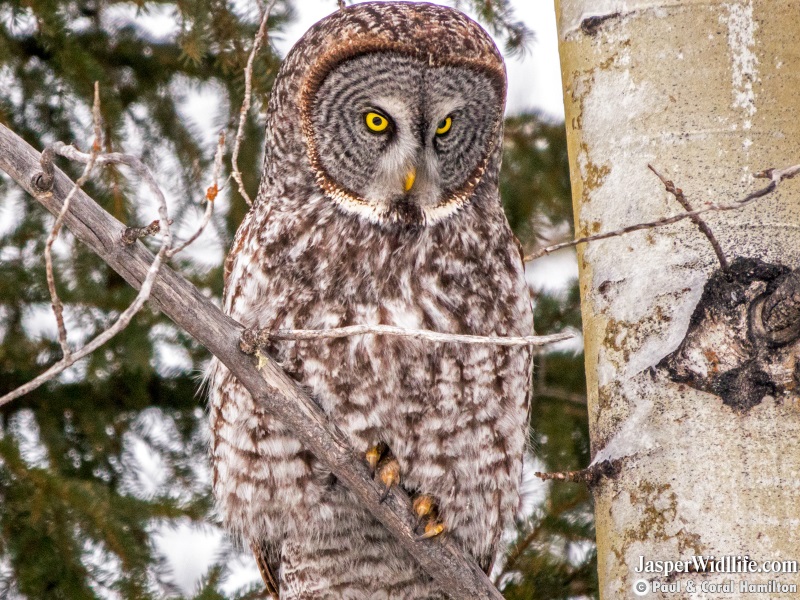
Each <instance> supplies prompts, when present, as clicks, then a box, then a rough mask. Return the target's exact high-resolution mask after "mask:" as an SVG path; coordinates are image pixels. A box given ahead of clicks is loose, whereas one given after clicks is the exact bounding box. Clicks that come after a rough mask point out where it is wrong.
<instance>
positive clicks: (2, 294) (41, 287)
mask: <svg viewBox="0 0 800 600" xmlns="http://www.w3.org/2000/svg"><path fill="white" fill-rule="evenodd" d="M462 7H463V8H467V9H470V10H473V11H474V12H475V13H476V14H478V15H479V16H480V17H481V18H482V19H483V20H484V23H485V24H486V25H487V26H489V27H490V29H492V30H493V32H494V33H495V34H496V35H498V36H500V37H501V38H504V39H505V40H506V42H507V47H508V48H509V49H511V50H514V49H517V50H519V49H521V48H522V47H523V46H524V43H525V40H526V37H527V31H526V30H525V28H524V26H522V25H520V24H519V23H517V22H516V21H515V20H514V18H513V15H512V14H511V11H510V10H509V6H508V2H498V1H496V0H494V1H490V0H471V1H470V2H464V3H463V6H462ZM291 18H292V6H291V4H290V3H289V2H288V0H287V1H286V2H278V4H277V5H276V7H275V8H274V9H273V11H272V13H271V18H270V21H269V28H270V32H272V33H275V32H278V31H280V29H281V27H282V26H283V25H284V24H286V23H287V22H288V21H289V20H290V19H291ZM258 19H259V14H258V7H257V6H256V5H247V6H242V5H240V4H234V3H231V2H226V1H225V0H195V1H193V2H173V1H171V0H164V1H162V2H137V3H135V4H134V3H130V2H116V1H112V0H73V1H69V2H67V1H59V0H25V1H24V2H23V1H20V0H10V1H9V0H6V1H3V2H0V82H2V84H3V85H0V122H2V123H3V124H5V125H6V126H8V127H9V128H11V129H12V130H14V131H16V132H17V133H18V134H20V135H22V136H23V137H24V138H25V139H26V140H27V141H28V142H29V143H31V144H32V145H33V146H34V147H37V148H42V147H44V146H45V145H46V144H48V143H52V142H54V141H56V140H60V141H64V142H66V143H73V144H75V145H77V146H79V147H80V146H83V147H85V146H86V144H87V140H89V139H90V138H91V133H90V132H91V115H90V105H91V98H92V93H93V84H94V82H95V81H98V82H99V83H100V89H101V99H102V104H101V106H102V117H103V136H104V148H103V150H104V151H124V152H131V153H135V154H138V155H140V156H141V157H142V158H143V160H144V161H145V162H146V163H147V164H148V165H150V166H151V168H152V169H153V170H154V171H155V172H156V173H157V176H158V178H159V180H160V181H161V182H162V184H163V185H164V187H165V188H166V190H167V191H168V193H169V195H170V209H171V212H172V214H173V215H174V219H175V221H176V223H175V229H176V230H177V231H178V232H181V231H183V230H185V229H183V230H182V229H181V228H182V227H183V228H188V227H189V225H190V224H191V223H192V222H194V221H195V220H196V219H197V216H198V215H199V214H200V213H201V212H202V210H203V209H204V205H203V203H204V201H205V188H206V187H207V185H208V183H209V180H210V177H209V172H210V162H211V159H212V155H213V152H214V150H215V148H214V144H213V141H212V142H209V141H208V140H209V139H211V140H213V139H214V138H215V133H216V132H211V133H212V135H209V132H204V131H199V130H198V127H197V124H196V123H195V122H194V121H193V119H192V118H191V115H187V114H186V99H187V96H188V95H190V94H191V93H192V92H194V91H198V90H199V91H200V92H202V93H201V95H200V96H199V97H200V98H201V101H202V98H208V105H209V106H210V107H212V108H213V110H215V111H217V114H216V115H215V119H214V122H215V126H216V128H217V129H224V130H226V131H233V130H234V126H235V123H236V122H237V120H238V115H239V106H240V105H241V101H242V95H243V92H244V78H243V69H244V66H245V64H246V61H247V54H248V52H249V49H250V46H251V43H252V38H253V35H254V33H255V30H256V29H257V26H258ZM143 23H151V24H153V23H156V24H157V25H158V27H156V28H153V27H146V26H145V25H143ZM164 24H168V25H170V29H169V31H168V32H167V33H165V34H158V35H157V34H155V33H154V32H153V30H154V29H162V28H163V27H162V26H163V25H164ZM279 64H280V57H279V56H278V55H277V53H276V51H275V50H274V49H273V48H271V47H266V48H264V50H263V51H262V52H261V54H260V55H259V57H258V59H257V61H256V65H255V68H254V71H253V74H254V80H253V92H254V95H253V97H254V110H252V111H251V113H250V115H249V116H248V122H247V131H246V138H245V143H244V145H243V147H242V152H241V155H240V158H239V166H240V169H241V171H242V173H243V175H244V177H245V185H246V187H247V189H248V192H249V193H250V195H251V196H253V195H255V190H256V187H257V184H258V178H259V174H260V160H261V158H260V155H261V149H262V146H263V131H262V120H261V119H260V118H259V114H261V113H263V108H264V106H265V105H266V101H267V98H268V94H269V90H270V87H271V84H272V81H273V79H274V76H275V74H276V72H277V68H278V66H279ZM197 102H198V101H197V100H196V99H195V103H194V105H197ZM229 158H230V157H228V159H229ZM59 166H60V167H61V168H63V169H65V170H66V171H67V172H69V173H70V174H71V175H72V176H73V177H77V175H78V173H79V167H76V166H75V165H70V164H69V163H67V162H66V161H61V162H60V163H59ZM140 187H141V186H140V184H139V182H138V181H136V179H135V178H133V177H132V176H130V174H129V173H127V172H125V171H124V170H123V169H118V168H105V169H103V170H102V171H100V170H98V171H96V172H95V175H94V176H93V178H92V179H91V180H90V181H89V183H87V185H86V186H85V189H86V191H87V192H88V193H89V194H90V195H91V196H92V197H93V198H95V199H96V200H97V201H98V202H99V203H100V204H101V205H102V206H103V207H104V208H106V210H108V211H109V212H111V213H112V214H114V215H115V216H116V217H117V218H119V219H120V220H122V221H123V222H127V223H128V224H131V225H140V224H143V223H146V222H149V221H150V220H152V218H154V214H153V213H154V211H153V210H152V207H151V206H150V205H149V204H148V201H147V198H146V197H145V196H143V195H142V194H141V192H140V189H139V188H140ZM502 192H503V197H504V202H505V204H506V209H507V212H508V215H509V219H510V221H511V223H512V226H513V227H514V228H515V230H516V231H517V233H518V235H519V236H520V238H521V239H522V241H523V245H525V246H526V247H528V248H531V247H533V246H534V245H535V244H537V243H538V242H539V241H540V240H537V238H536V236H535V234H534V231H537V230H542V229H544V230H547V231H555V230H558V228H559V226H561V225H562V224H564V223H571V208H570V199H569V180H568V175H567V164H566V144H565V141H564V132H563V125H562V124H558V123H548V122H546V121H543V120H542V119H541V118H540V117H539V116H537V115H525V116H521V117H515V118H512V119H509V121H508V126H507V135H506V152H505V163H504V171H503V180H502ZM246 210H247V206H246V204H245V202H244V200H243V199H242V198H241V197H240V196H239V194H238V192H236V190H235V186H230V185H228V186H226V187H225V189H224V190H223V193H222V194H220V196H219V198H218V200H217V210H216V213H215V217H214V220H213V226H212V229H211V231H209V232H208V233H207V234H204V236H203V238H201V240H200V241H199V242H198V243H197V244H200V245H202V244H205V245H206V246H207V247H212V249H214V250H215V251H216V252H217V254H218V256H219V260H217V261H215V262H214V264H212V265H208V263H207V261H202V260H193V259H192V258H183V259H178V260H176V261H175V264H174V266H175V267H176V268H177V269H179V270H180V271H181V272H182V273H184V274H185V275H186V276H188V277H190V278H191V279H192V280H193V281H194V283H195V284H197V285H198V286H200V287H201V288H203V289H204V290H207V291H208V293H209V294H212V295H214V296H219V295H220V294H221V287H222V273H221V258H222V253H223V249H227V246H228V244H229V241H230V239H231V236H232V235H233V232H234V231H235V230H236V228H237V227H238V224H239V222H240V221H241V219H242V217H243V216H244V214H245V212H246ZM51 226H52V219H51V217H49V216H47V215H46V214H45V213H44V211H42V210H41V208H40V207H39V206H38V205H37V203H36V202H35V201H34V200H32V199H31V198H29V197H27V196H26V195H25V194H23V193H21V192H20V191H19V190H17V189H15V188H14V187H13V186H12V185H11V184H10V183H9V182H8V180H7V179H5V178H0V340H2V343H1V345H0V395H2V394H4V393H6V392H8V391H10V390H12V389H14V388H15V387H17V386H18V385H20V384H22V383H24V382H26V381H28V380H29V379H31V378H33V377H34V376H35V375H37V374H38V373H39V372H41V371H42V370H44V368H45V367H46V366H47V365H49V364H51V363H52V362H54V361H56V360H58V358H59V357H60V353H61V350H60V347H59V345H58V342H57V341H56V338H55V335H54V334H53V328H54V325H53V323H54V320H53V317H52V314H51V312H50V308H49V303H50V297H49V294H48V291H47V286H46V279H45V273H44V264H43V260H42V258H41V257H42V254H43V250H44V244H45V240H46V238H47V235H48V233H49V230H50V227H51ZM147 243H151V242H147ZM199 251H200V250H199V249H196V252H195V253H198V252H199ZM54 261H55V269H56V274H57V275H56V277H57V286H58V290H59V295H60V296H61V298H62V300H63V301H64V304H65V308H66V316H67V324H68V326H69V329H70V341H71V342H73V343H75V344H78V343H80V342H82V341H83V340H86V339H90V338H91V337H93V336H94V335H96V334H97V333H99V332H100V331H101V330H103V329H104V328H106V327H107V326H108V324H109V323H110V322H111V321H112V320H113V318H114V317H115V316H116V315H118V314H119V312H120V311H121V310H123V309H124V308H125V307H126V306H127V305H128V304H129V303H130V302H131V300H132V299H133V297H134V291H133V290H132V289H131V288H129V287H128V286H127V285H126V284H125V282H124V281H123V280H122V279H121V278H120V277H119V276H118V275H116V274H115V273H114V272H113V271H111V270H110V269H109V268H108V267H107V266H106V265H105V263H103V262H102V261H101V260H100V259H99V258H98V257H96V256H95V255H94V254H93V253H91V252H90V251H88V250H86V249H85V248H83V247H82V246H81V245H80V244H78V243H75V241H74V239H73V238H72V237H71V236H70V235H69V233H68V232H63V233H62V234H61V239H60V240H59V242H58V243H57V244H56V246H55V248H54ZM536 318H537V331H538V332H539V333H551V332H554V331H558V330H560V329H562V328H564V327H574V328H576V329H579V328H580V321H579V319H580V317H579V312H578V305H577V300H576V292H575V290H574V289H570V290H569V291H568V292H567V293H565V294H561V295H552V294H545V293H541V292H540V293H537V295H536ZM207 359H208V354H207V352H206V351H205V349H203V348H202V347H199V346H198V345H197V344H195V343H194V342H193V341H192V340H191V339H190V338H189V337H188V336H187V335H186V334H184V333H183V332H181V331H180V330H179V329H177V328H176V327H174V326H173V325H172V324H171V322H169V321H168V320H167V319H166V318H164V317H163V316H162V315H159V314H157V313H155V312H154V311H151V310H144V311H142V312H140V314H139V315H137V317H136V318H135V319H134V321H133V322H132V324H131V325H130V326H129V327H128V328H127V329H126V330H125V331H123V332H122V333H121V334H119V335H118V336H116V337H115V338H114V339H113V340H111V342H109V343H108V344H107V345H106V346H104V347H103V348H102V349H101V350H99V351H98V352H96V353H95V354H93V355H92V356H91V357H89V358H88V359H86V360H84V361H82V362H81V363H79V364H78V365H76V366H75V367H73V368H72V369H70V370H69V371H68V372H66V373H65V374H64V375H63V376H62V377H60V378H59V379H58V380H56V381H54V382H51V383H50V384H47V385H45V386H43V387H41V388H39V389H38V390H37V391H35V392H33V393H31V394H29V395H28V396H26V397H24V398H23V399H21V400H17V401H15V402H13V403H11V404H10V405H7V406H5V407H2V409H0V597H3V598H5V597H9V598H13V597H23V598H31V599H33V598H64V599H72V598H76V599H80V598H103V597H109V595H111V596H113V595H114V594H116V595H117V596H118V597H122V598H126V599H128V598H130V599H139V598H161V597H165V596H171V597H180V596H181V591H180V590H179V589H177V588H176V587H175V586H174V584H173V583H171V578H170V574H169V573H168V572H167V569H166V563H165V560H164V557H163V556H159V552H158V551H157V548H156V545H155V543H154V541H153V533H154V531H155V530H156V529H158V528H159V527H161V526H164V525H168V524H176V523H186V522H194V523H203V522H207V521H208V520H209V519H211V518H212V517H211V515H210V506H211V502H210V489H209V481H208V477H207V469H206V467H205V465H207V461H208V459H207V456H206V445H205V441H206V434H205V427H206V418H205V414H204V408H203V407H204V401H203V398H202V397H199V396H198V388H199V379H200V375H199V374H200V372H201V371H202V369H203V365H204V363H205V361H206V360H207ZM170 365H172V366H170ZM536 371H537V374H536V378H537V381H536V387H537V389H538V390H539V393H538V394H537V396H536V398H535V400H534V408H533V410H532V434H531V442H532V445H533V447H534V448H535V449H536V453H537V456H538V461H539V463H540V465H541V468H542V469H546V470H553V469H576V468H579V467H580V466H584V465H585V464H587V463H588V452H589V451H588V434H587V423H586V411H585V407H584V406H583V405H581V398H582V394H583V392H584V388H583V386H584V382H583V363H582V355H573V354H572V353H570V352H557V353H548V354H547V355H542V356H540V357H539V358H538V359H537V370H536ZM142 456H145V457H146V460H150V461H155V462H156V463H157V468H155V469H154V472H156V473H157V476H156V481H155V482H152V481H149V480H147V477H146V476H145V475H143V474H142V462H143V460H142ZM233 556H235V551H234V550H233V549H228V550H227V551H226V552H225V553H224V554H223V555H221V556H219V557H218V560H217V564H215V565H214V566H212V567H211V569H210V570H209V572H208V573H207V574H206V576H205V578H204V580H203V581H202V583H201V584H200V585H199V586H198V590H197V593H196V595H195V596H194V597H195V598H198V599H199V598H209V599H211V598H229V597H234V596H230V595H227V596H226V595H225V594H224V593H223V592H222V587H223V586H222V584H223V583H224V581H225V579H226V577H227V576H228V575H229V564H230V561H231V558H232V557H233ZM593 556H594V554H593V531H592V519H591V510H590V506H589V495H588V493H587V492H586V490H585V489H584V488H582V487H580V486H575V485H571V484H561V485H553V486H549V487H548V488H547V493H546V495H545V498H544V500H543V501H542V502H539V503H538V504H537V505H536V507H535V509H534V511H533V514H532V516H531V517H530V519H525V520H524V521H523V522H520V523H519V531H518V535H517V539H516V541H515V542H514V543H513V544H512V545H511V546H510V548H509V551H508V555H507V556H506V558H505V561H504V563H503V564H504V565H505V566H504V571H503V574H502V577H501V580H502V583H503V584H504V585H505V593H506V595H507V597H509V598H515V599H517V598H519V599H522V598H525V599H534V598H569V597H578V596H591V595H593V594H594V593H595V591H594V590H596V586H597V584H596V575H595V566H594V562H593ZM255 593H256V590H255V589H253V590H240V592H238V593H237V594H238V595H236V596H235V597H237V598H238V597H241V598H244V597H249V596H252V595H253V594H255Z"/></svg>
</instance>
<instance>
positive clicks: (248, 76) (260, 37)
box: [231, 0, 276, 206]
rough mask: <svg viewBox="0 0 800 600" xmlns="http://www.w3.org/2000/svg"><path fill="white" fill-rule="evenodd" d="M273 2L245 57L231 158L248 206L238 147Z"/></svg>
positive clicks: (266, 9) (241, 138)
mask: <svg viewBox="0 0 800 600" xmlns="http://www.w3.org/2000/svg"><path fill="white" fill-rule="evenodd" d="M275 1H276V0H270V2H269V4H267V6H266V7H265V8H264V14H263V15H261V24H260V25H259V27H258V32H257V33H256V37H255V39H253V48H252V49H251V50H250V56H248V57H247V66H246V67H245V69H244V100H242V107H241V108H240V109H239V128H238V129H237V131H236V140H235V141H234V144H233V155H232V156H231V176H232V177H233V178H234V179H235V180H236V184H237V185H238V186H239V193H240V194H241V195H242V198H244V200H245V202H247V204H248V206H253V201H252V200H251V199H250V196H249V195H248V193H247V190H245V189H244V181H242V173H241V171H239V147H240V146H241V144H242V140H243V139H244V126H245V123H246V122H247V113H248V112H249V111H250V101H251V99H250V97H251V95H252V93H253V63H254V62H255V58H256V54H257V53H258V51H259V49H260V48H261V45H262V44H263V43H264V39H265V38H266V36H267V21H268V20H269V14H270V12H272V7H273V6H275Z"/></svg>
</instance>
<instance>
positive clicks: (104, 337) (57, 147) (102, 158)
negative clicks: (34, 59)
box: [0, 85, 172, 406]
mask: <svg viewBox="0 0 800 600" xmlns="http://www.w3.org/2000/svg"><path fill="white" fill-rule="evenodd" d="M98 98H99V92H98V87H97V85H95V132H96V134H97V133H98V132H99V110H100V109H99V99H98ZM5 131H8V130H5ZM52 150H53V151H54V152H55V153H58V154H61V155H62V156H68V157H69V158H71V159H72V160H75V161H77V162H81V163H85V164H86V168H85V169H84V171H83V174H82V175H81V177H80V179H78V181H77V182H76V183H75V184H73V185H72V187H71V188H70V190H69V192H68V193H67V194H66V196H65V197H64V199H63V201H61V205H60V207H59V209H58V211H57V213H56V214H57V215H58V218H57V219H56V225H54V226H53V231H52V232H51V234H50V237H49V238H48V242H49V243H50V244H52V241H50V240H51V238H52V239H54V236H55V235H57V234H58V231H59V230H60V229H61V226H62V224H63V223H64V222H66V223H67V224H69V222H70V220H71V216H72V215H71V214H70V212H69V208H70V204H71V202H72V200H73V199H74V198H76V197H78V196H79V195H81V194H83V191H82V190H81V187H80V186H81V185H82V184H83V183H85V182H86V180H87V179H88V177H89V174H90V172H91V170H92V167H94V165H95V164H103V165H105V164H111V163H121V164H126V165H128V166H131V167H132V168H134V169H135V170H136V171H137V173H138V174H139V175H140V176H141V177H142V178H143V179H144V180H145V181H146V182H147V184H148V185H149V186H150V188H151V190H152V191H153V193H154V195H155V196H156V198H157V199H158V212H159V216H160V217H161V227H163V229H164V235H163V238H162V242H161V248H160V249H159V251H158V254H156V256H155V258H154V259H153V261H152V262H151V263H150V265H149V267H148V269H147V274H146V276H145V278H144V280H143V281H142V284H141V286H140V290H139V293H138V294H137V296H136V298H135V299H134V301H133V302H132V303H131V304H130V306H128V308H126V309H125V310H124V311H123V312H122V314H120V316H119V317H118V318H117V320H116V321H115V322H114V323H113V324H112V325H111V327H109V328H108V329H106V330H105V331H103V332H102V333H100V334H99V335H97V336H96V337H95V338H94V339H92V340H91V341H90V342H88V343H87V344H85V345H84V346H83V347H82V348H81V349H80V350H76V351H74V352H71V351H70V350H69V348H68V347H67V346H66V330H65V329H63V328H64V322H63V318H60V317H61V315H60V313H59V312H56V318H57V319H58V320H59V341H60V342H61V344H62V348H65V347H66V348H67V349H66V351H65V352H64V357H63V358H62V359H61V360H60V361H58V362H57V363H55V364H54V365H52V366H51V367H50V368H49V369H47V370H46V371H45V372H44V373H42V374H40V375H38V376H37V377H35V378H34V379H32V380H30V381H29V382H27V383H25V384H24V385H21V386H20V387H18V388H17V389H15V390H12V391H10V392H9V393H7V394H6V395H4V396H2V397H0V406H3V405H5V404H7V403H9V402H11V401H12V400H15V399H16V398H19V397H20V396H24V395H25V394H28V393H30V392H32V391H33V390H35V389H36V388H38V387H39V386H41V385H42V384H44V383H47V382H48V381H50V380H51V379H53V378H55V377H57V376H58V375H59V374H60V373H62V372H63V371H65V370H66V369H68V368H69V367H71V366H72V365H74V364H75V363H76V362H77V361H79V360H81V359H82V358H84V357H86V356H88V355H89V354H91V353H92V352H94V351H95V350H97V349H98V348H100V347H101V346H102V345H103V344H105V343H106V342H108V341H109V340H110V339H111V338H113V337H114V336H115V335H117V334H118V333H119V332H120V331H122V330H123V329H125V328H126V327H127V326H128V325H129V324H130V322H131V319H132V318H133V317H134V315H135V314H136V313H137V312H139V310H140V309H141V308H142V306H144V304H145V302H147V299H148V298H149V297H150V292H151V291H152V288H153V282H154V281H155V279H156V276H157V275H158V271H159V269H160V268H161V263H162V262H163V260H164V258H165V256H167V254H168V252H169V250H170V247H171V245H172V233H171V231H170V227H169V215H168V211H167V200H166V198H165V197H164V194H163V192H162V191H161V188H159V187H158V184H157V183H156V181H155V178H154V177H153V175H152V173H150V170H149V169H148V168H147V167H146V166H145V165H144V163H142V162H141V161H140V160H139V159H138V158H136V157H134V156H129V155H126V154H119V153H114V154H106V155H99V154H98V152H99V150H100V138H99V137H96V138H95V143H94V144H93V146H92V153H91V154H85V153H83V152H79V151H78V150H76V149H75V148H73V147H72V146H65V145H64V144H62V143H60V142H57V143H55V144H53V146H52ZM47 157H50V158H51V157H52V153H48V154H47ZM5 158H6V157H4V156H0V163H2V162H3V159H5ZM4 170H5V169H4ZM50 170H51V166H45V167H44V168H43V169H42V171H37V172H33V173H32V174H31V176H30V177H29V178H28V180H27V181H26V183H27V186H25V187H26V189H27V190H28V191H29V192H31V193H33V195H34V196H35V197H36V199H37V200H39V201H40V202H42V203H43V204H44V201H43V198H51V197H53V195H54V193H55V192H51V191H50V190H42V189H41V188H40V187H37V186H38V184H41V182H42V181H47V180H48V176H45V177H44V178H43V177H42V172H44V173H49V172H50ZM6 172H8V171H6ZM57 174H61V172H60V171H58V172H57ZM9 175H11V173H9ZM61 175H62V176H63V174H61ZM12 177H13V175H12ZM49 181H50V184H51V185H54V184H55V182H56V178H55V177H53V178H50V179H49ZM67 181H68V180H67ZM18 183H19V182H18ZM87 197H88V196H87ZM51 212H52V211H51ZM73 218H74V217H73ZM127 233H128V229H126V230H125V231H123V232H122V234H121V235H120V239H119V243H120V244H121V245H125V246H130V241H129V240H128V239H125V235H126V234H127ZM49 266H50V271H49V272H48V286H49V285H50V283H51V281H52V282H54V278H53V273H52V262H51V263H50V265H49ZM52 294H54V288H53V289H51V295H52ZM55 300H56V301H58V296H55ZM54 303H55V301H54ZM58 304H59V305H60V301H58ZM62 330H63V338H62Z"/></svg>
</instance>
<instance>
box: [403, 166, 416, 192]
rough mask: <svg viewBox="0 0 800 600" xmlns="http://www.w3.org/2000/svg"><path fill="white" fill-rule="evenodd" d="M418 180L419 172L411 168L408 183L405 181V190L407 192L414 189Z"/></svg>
mask: <svg viewBox="0 0 800 600" xmlns="http://www.w3.org/2000/svg"><path fill="white" fill-rule="evenodd" d="M416 178H417V170H416V169H415V168H413V167H412V168H411V170H410V171H409V172H408V173H406V181H405V189H406V191H408V190H410V189H411V188H412V187H414V181H415V180H416Z"/></svg>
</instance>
